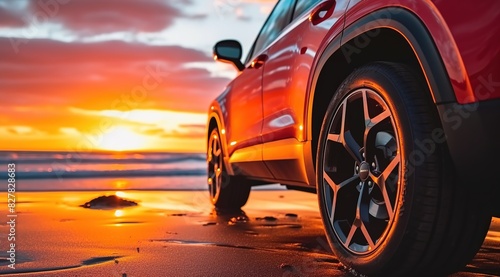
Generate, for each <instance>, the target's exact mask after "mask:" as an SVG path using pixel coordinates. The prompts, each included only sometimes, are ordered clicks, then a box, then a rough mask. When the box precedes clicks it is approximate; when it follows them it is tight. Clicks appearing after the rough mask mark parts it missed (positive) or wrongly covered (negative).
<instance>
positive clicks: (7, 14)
mask: <svg viewBox="0 0 500 277" xmlns="http://www.w3.org/2000/svg"><path fill="white" fill-rule="evenodd" d="M25 25H26V23H25V22H24V21H23V20H22V19H21V16H20V15H19V14H17V13H15V12H13V11H11V10H9V9H6V8H4V7H2V6H0V27H23V26H25Z"/></svg>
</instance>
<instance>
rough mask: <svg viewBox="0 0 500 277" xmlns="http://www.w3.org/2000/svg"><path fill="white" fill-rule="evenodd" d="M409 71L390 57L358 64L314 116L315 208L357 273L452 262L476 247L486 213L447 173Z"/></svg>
mask: <svg viewBox="0 0 500 277" xmlns="http://www.w3.org/2000/svg"><path fill="white" fill-rule="evenodd" d="M416 76H418V75H416V74H414V73H413V72H412V71H411V70H410V69H409V68H407V67H405V66H403V65H399V64H393V63H374V64H370V65H367V66H364V67H361V68H359V69H357V70H355V71H354V72H353V73H352V74H351V75H350V76H349V77H348V78H347V79H346V80H345V81H344V82H343V83H342V85H341V86H340V87H339V89H338V90H337V92H336V94H335V97H334V98H333V99H332V101H331V103H330V105H329V107H328V109H327V113H326V115H325V117H324V119H323V123H322V128H321V133H320V138H319V148H318V153H317V161H316V164H317V172H316V175H317V176H316V177H317V185H318V199H319V206H320V212H321V216H322V219H323V224H324V226H325V231H326V235H327V238H328V240H329V242H330V246H331V247H332V249H333V251H334V252H335V254H336V255H337V256H338V258H339V260H340V261H341V262H343V263H344V264H345V265H346V266H347V267H349V268H351V269H352V270H354V271H357V272H359V273H361V274H367V275H370V276H372V275H377V276H415V275H417V276H418V275H420V276H424V275H425V274H431V275H433V276H435V275H441V274H449V273H451V272H454V271H456V270H458V269H460V268H461V267H463V266H465V264H466V263H467V262H468V261H469V260H470V259H472V257H473V256H474V255H475V253H476V251H477V250H478V249H479V247H480V245H481V243H482V241H483V239H484V237H485V235H486V232H487V230H488V226H489V222H490V220H491V217H489V216H488V214H487V213H486V212H484V210H482V204H481V200H480V199H473V197H468V193H467V188H465V186H458V185H457V184H455V183H454V182H453V179H452V178H450V177H449V176H450V175H451V174H452V170H450V167H449V166H447V163H446V161H447V154H446V151H445V149H446V147H445V144H444V143H443V141H441V140H440V141H437V140H436V139H435V134H436V133H438V132H439V130H440V129H439V128H440V124H439V121H438V116H437V114H436V111H435V108H434V106H433V105H434V103H433V102H432V99H430V97H429V92H428V91H427V90H426V89H425V86H423V84H425V83H424V82H423V81H422V80H419V79H418V78H417V77H416ZM441 131H442V129H441ZM439 138H440V139H442V137H439ZM464 207H466V208H464ZM422 274H424V275H422Z"/></svg>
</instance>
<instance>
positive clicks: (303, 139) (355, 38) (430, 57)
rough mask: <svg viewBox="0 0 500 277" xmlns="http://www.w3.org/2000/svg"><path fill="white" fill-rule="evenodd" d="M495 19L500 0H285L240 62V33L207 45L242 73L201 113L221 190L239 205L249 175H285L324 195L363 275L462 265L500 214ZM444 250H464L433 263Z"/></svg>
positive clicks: (340, 241)
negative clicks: (235, 37)
mask: <svg viewBox="0 0 500 277" xmlns="http://www.w3.org/2000/svg"><path fill="white" fill-rule="evenodd" d="M499 19H500V2H498V1H496V0H485V1H481V2H477V1H476V2H471V1H462V0H461V1H447V0H436V1H414V0H350V1H349V0H337V1H333V0H322V1H321V0H316V1H311V0H307V1H306V0H280V1H278V3H277V4H276V6H275V8H274V10H273V11H272V12H271V15H270V16H269V18H268V20H267V21H266V23H265V24H264V26H263V28H262V30H261V32H260V33H259V35H258V37H257V39H256V41H255V42H254V45H253V46H252V48H251V49H250V51H249V55H248V57H247V59H246V60H245V61H243V62H241V61H240V58H241V52H242V50H241V45H239V43H238V42H237V41H234V40H227V41H221V42H219V43H218V44H217V45H216V46H215V47H214V56H215V58H216V59H218V60H220V61H224V62H230V63H233V64H234V65H235V66H236V68H237V69H238V70H239V71H240V73H239V75H238V76H237V77H236V78H235V79H234V80H232V81H231V83H230V84H228V86H227V87H226V89H225V90H224V92H223V93H222V94H221V95H220V96H219V97H217V99H215V100H214V101H213V102H212V103H211V105H210V109H209V111H208V115H209V119H208V125H207V126H208V130H207V160H208V174H209V178H208V182H209V186H210V192H211V194H210V196H211V199H212V202H213V203H214V205H215V206H217V207H219V208H239V207H241V206H242V205H244V204H245V202H246V199H247V198H248V193H249V191H250V189H249V187H251V186H253V185H262V184H270V183H280V184H283V185H286V186H287V187H288V188H290V189H297V190H303V191H308V192H314V193H318V196H319V197H318V199H319V203H320V210H321V212H322V217H323V221H324V224H325V229H326V234H327V237H328V239H329V242H330V245H331V246H332V249H333V250H334V252H335V254H336V255H337V256H339V258H340V260H341V261H342V262H343V263H344V264H346V265H347V266H348V267H352V268H353V270H355V271H358V272H360V273H362V274H369V275H371V274H375V275H380V274H382V275H384V276H387V274H389V272H392V273H391V274H395V275H398V274H399V275H400V274H405V275H406V274H417V273H433V274H434V273H437V274H448V273H450V272H453V271H455V270H457V269H459V268H460V267H461V266H464V265H465V263H466V262H467V261H469V260H470V259H471V258H472V257H473V255H474V254H475V252H476V251H477V249H478V248H479V246H480V245H481V242H482V240H483V239H484V236H485V234H486V231H487V229H488V226H489V222H490V220H491V216H492V215H498V214H500V205H499V204H498V201H495V199H496V198H495V196H498V193H499V189H498V188H499V186H500V182H499V181H498V178H496V175H497V174H496V172H495V169H497V168H500V159H498V157H499V155H500V146H499V143H498V142H499V141H500V131H499V129H498V121H499V119H500V47H499V44H498V42H499V41H500V40H499V35H500V25H498V24H497V22H498V20H499ZM351 111H352V112H351ZM377 113H378V114H377ZM363 114H364V121H363V119H362V117H363ZM358 116H359V118H358ZM358 119H359V120H358ZM379 119H380V121H379ZM381 121H383V123H380V122H381ZM355 122H360V124H361V125H360V126H361V127H360V126H357V125H356V124H358V123H355ZM379 123H380V124H379ZM363 124H364V125H363ZM355 125H356V126H355ZM363 126H364V127H363ZM372 127H373V128H372ZM370 132H373V134H370ZM356 136H358V137H356ZM352 142H354V143H352ZM370 145H371V146H370ZM370 149H371V150H370ZM389 152H390V154H387V153H389ZM384 153H386V154H387V155H386V154H384ZM370 155H371V157H368V156H370ZM384 155H385V156H384ZM384 159H386V160H385V161H384ZM346 164H348V165H346ZM351 171H352V173H351ZM426 172H428V174H427V173H426ZM365 173H366V174H365ZM351 174H352V176H353V178H354V179H356V180H355V181H354V183H353V184H354V185H353V189H352V191H350V192H349V193H347V196H345V197H343V196H342V195H341V194H340V193H339V191H340V188H341V187H342V186H341V185H340V184H339V182H341V181H346V182H347V183H348V182H351V179H350V178H351ZM390 175H391V176H395V177H394V180H393V181H388V178H389V176H390ZM336 178H339V181H338V182H337V181H335V180H334V179H336ZM354 179H353V180H354ZM358 182H359V184H357V183H358ZM391 182H392V183H391ZM347 183H346V184H347ZM342 184H343V183H342ZM365 184H366V185H365ZM374 185H375V189H374V188H373V186H374ZM386 186H393V187H394V189H393V191H392V194H393V195H392V194H391V192H389V191H388V190H387V188H386ZM354 187H356V190H357V192H356V191H354ZM373 191H376V192H373ZM357 194H359V195H361V196H359V198H358V196H354V195H357ZM365 194H366V195H372V196H370V197H372V198H373V199H371V200H370V199H369V198H370V197H369V196H367V197H365V196H362V195H365ZM375 194H376V195H377V196H373V195H375ZM420 194H422V195H424V194H425V195H427V196H419V195H420ZM337 196H338V197H342V198H339V199H340V200H338V199H337ZM376 198H377V199H376ZM343 199H351V200H343ZM374 199H375V200H374ZM337 200H338V201H339V202H342V201H346V203H345V204H341V203H337ZM349 201H351V202H354V203H351V204H352V205H353V207H352V210H351V212H347V211H346V212H345V213H344V212H343V207H344V206H349V205H351V204H349V203H350V202H349ZM364 202H366V203H365V204H366V205H365V204H363V203H364ZM332 203H333V204H332ZM374 203H375V204H374ZM377 203H378V204H377ZM387 203H391V204H387ZM427 204H429V205H430V206H432V208H431V210H430V211H424V209H425V208H424V206H426V205H427ZM356 205H357V206H356ZM377 205H378V206H377ZM365 206H366V207H365ZM332 207H333V208H332ZM335 207H337V208H335ZM373 207H376V208H373ZM381 207H382V208H381ZM374 209H378V211H379V212H376V211H375V212H374ZM383 210H385V211H383ZM337 211H340V212H341V213H342V214H343V215H339V217H342V216H343V217H345V218H343V219H338V220H336V217H337V214H336V213H337ZM403 211H406V212H407V213H408V214H410V215H402V214H403ZM350 213H352V215H350ZM374 214H378V216H379V217H380V218H378V219H374V218H377V216H375V215H374ZM371 217H373V218H371ZM427 219H428V221H426V220H427ZM376 220H381V223H377V224H379V225H380V226H378V225H377V226H378V227H377V228H378V229H380V230H379V231H376V232H375V233H376V234H373V233H371V232H372V231H370V230H368V229H369V228H368V227H367V226H372V228H375V227H373V225H375V224H374V223H373V221H376ZM384 221H386V223H383V222H384ZM340 224H346V226H347V225H349V226H351V227H345V228H347V229H345V228H343V227H340ZM370 224H372V225H370ZM365 225H366V226H365ZM439 226H454V227H439ZM464 226H477V228H476V227H474V228H472V227H464ZM412 227H415V228H417V229H419V228H423V229H425V228H430V229H432V230H433V231H428V232H423V233H418V231H416V233H415V234H410V235H408V233H412V232H413V231H412V229H411V228H412ZM367 228H368V229H367ZM452 228H461V229H464V230H465V231H463V232H459V231H452V230H450V229H452ZM367 234H369V235H367ZM363 236H364V237H363ZM408 236H414V237H413V238H409V237H408ZM416 237H423V239H422V241H423V242H422V241H420V242H417V241H418V239H416ZM446 237H448V238H449V239H446ZM438 238H439V239H438ZM372 239H373V241H372ZM442 240H445V241H447V242H446V243H445V244H443V245H441V246H437V244H438V242H439V241H442ZM462 240H469V241H470V243H469V244H467V245H466V246H463V247H461V246H459V242H462ZM419 243H423V244H424V245H425V246H421V245H420V246H419ZM405 245H406V246H407V247H410V248H411V249H413V248H419V247H420V248H421V247H424V248H426V249H427V250H425V251H424V250H418V251H417V250H415V251H413V250H411V251H410V250H408V251H404V250H402V247H403V246H405ZM442 249H448V250H447V251H451V252H458V253H459V254H457V255H456V258H455V259H456V260H455V261H453V262H449V263H448V264H446V266H441V267H440V266H439V263H441V264H442V263H446V262H443V259H444V255H447V254H445V253H449V252H446V251H444V252H443V250H442ZM427 251H428V252H427ZM402 253H404V254H402ZM429 253H432V255H430V254H429ZM396 254H398V255H400V256H405V255H409V256H408V257H406V258H404V257H403V258H401V259H399V258H394V255H396ZM424 256H425V257H428V258H425V257H424ZM413 259H419V260H420V261H419V262H415V261H413ZM408 260H412V262H408ZM401 263H406V264H408V266H398V264H401ZM393 269H394V270H393Z"/></svg>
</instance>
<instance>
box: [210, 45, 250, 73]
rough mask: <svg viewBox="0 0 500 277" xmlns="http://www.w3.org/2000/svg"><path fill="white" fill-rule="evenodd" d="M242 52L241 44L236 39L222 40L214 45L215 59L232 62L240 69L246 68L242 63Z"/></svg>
mask: <svg viewBox="0 0 500 277" xmlns="http://www.w3.org/2000/svg"><path fill="white" fill-rule="evenodd" d="M242 53H243V50H242V48H241V44H240V43H239V42H238V41H236V40H222V41H219V42H217V43H216V44H215V46H214V60H216V61H221V62H227V63H232V64H234V66H236V68H238V70H239V71H242V70H243V69H245V66H244V65H243V63H241V55H242Z"/></svg>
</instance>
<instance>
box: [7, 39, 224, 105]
mask: <svg viewBox="0 0 500 277" xmlns="http://www.w3.org/2000/svg"><path fill="white" fill-rule="evenodd" d="M0 56H1V57H2V59H0V102H1V103H2V105H10V106H33V107H35V106H54V107H68V106H71V107H80V108H85V109H122V110H127V109H135V108H140V109H146V108H153V109H156V108H158V109H171V110H181V111H182V110H185V111H195V112H204V111H206V109H207V107H208V105H209V102H210V100H211V99H213V98H214V97H215V96H216V95H217V94H219V93H220V92H221V90H222V88H223V86H224V85H225V84H227V82H228V79H225V78H214V77H213V76H212V74H211V72H210V71H208V70H206V69H199V68H187V67H186V63H192V62H212V59H211V57H210V56H208V55H207V54H205V53H203V52H201V51H198V50H194V49H189V48H184V47H180V46H151V45H146V44H141V43H127V42H123V41H104V42H96V43H81V42H74V43H65V42H60V41H54V40H47V39H33V40H29V41H27V43H26V44H22V45H20V50H19V52H18V53H17V54H15V53H14V52H13V50H12V44H11V41H10V39H8V38H0ZM134 99H136V100H134ZM137 99H139V100H137Z"/></svg>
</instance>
